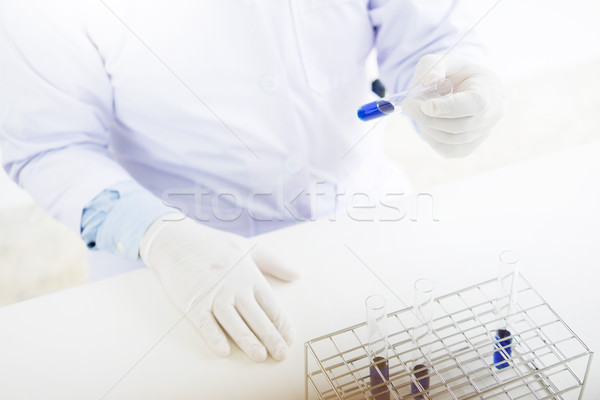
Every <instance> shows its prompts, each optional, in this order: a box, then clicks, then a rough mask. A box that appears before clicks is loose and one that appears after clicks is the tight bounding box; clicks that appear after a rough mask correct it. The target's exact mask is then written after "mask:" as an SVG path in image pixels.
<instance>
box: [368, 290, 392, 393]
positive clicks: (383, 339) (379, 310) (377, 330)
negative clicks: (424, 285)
mask: <svg viewBox="0 0 600 400" xmlns="http://www.w3.org/2000/svg"><path fill="white" fill-rule="evenodd" d="M365 306H366V310H367V335H368V341H367V352H368V355H369V383H370V391H371V395H372V396H373V399H375V400H389V399H390V391H389V389H388V384H389V383H388V382H389V379H390V370H389V365H388V348H389V342H388V335H387V313H386V304H385V297H383V296H380V295H373V296H369V297H367V299H366V300H365Z"/></svg>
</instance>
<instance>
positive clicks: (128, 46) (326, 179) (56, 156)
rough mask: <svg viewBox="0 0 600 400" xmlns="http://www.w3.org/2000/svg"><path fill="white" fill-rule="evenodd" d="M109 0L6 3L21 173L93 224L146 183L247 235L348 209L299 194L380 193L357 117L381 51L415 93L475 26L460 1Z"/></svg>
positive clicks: (12, 154)
mask: <svg viewBox="0 0 600 400" xmlns="http://www.w3.org/2000/svg"><path fill="white" fill-rule="evenodd" d="M105 3H106V5H107V6H104V5H103V4H102V2H100V1H91V0H76V1H75V0H54V1H43V2H34V1H32V0H6V1H2V2H1V3H0V29H1V31H0V32H1V33H0V54H1V56H0V57H1V58H2V60H3V63H2V65H3V66H2V68H3V69H2V72H1V73H2V82H3V87H2V88H1V89H0V90H1V91H0V95H1V96H2V104H3V106H2V107H3V108H4V110H5V114H6V115H7V116H6V118H5V120H4V121H3V123H2V136H1V137H2V139H1V143H0V144H1V145H2V151H3V157H4V163H5V168H6V169H7V171H8V173H9V174H10V175H11V176H12V177H13V178H14V179H15V180H16V181H17V182H18V183H19V184H20V185H21V186H23V187H25V188H26V189H27V190H28V191H29V192H30V193H31V194H32V195H33V197H34V198H35V199H36V201H37V202H38V203H40V204H41V205H43V206H44V207H46V208H47V209H49V210H50V212H51V213H52V214H53V215H55V216H56V217H58V218H59V219H60V220H62V221H63V222H65V223H66V224H67V225H69V226H70V227H72V228H73V229H74V230H76V231H79V224H80V217H81V211H82V208H83V206H84V205H85V204H86V203H87V202H89V201H90V200H91V199H92V198H94V197H95V196H96V195H97V194H98V193H99V192H101V191H102V190H103V189H104V188H106V187H107V186H109V185H111V184H114V183H116V182H119V181H123V180H128V179H132V178H133V179H135V180H137V181H138V182H139V183H141V184H142V185H143V186H145V187H146V188H148V189H149V190H150V191H152V192H153V193H154V194H156V195H157V196H159V197H165V198H168V199H169V200H170V201H171V202H172V203H176V204H177V205H178V206H180V207H181V208H187V210H188V211H190V212H192V214H195V213H198V212H199V213H200V214H201V215H200V216H199V219H201V220H203V217H202V213H203V212H205V211H206V210H207V208H212V210H210V211H211V213H212V215H213V216H215V213H216V214H219V215H217V216H216V217H217V218H213V220H212V221H207V222H205V223H208V224H209V225H213V226H215V227H218V228H221V229H227V230H230V231H235V232H238V233H241V234H244V235H247V236H249V235H253V234H257V233H260V232H264V231H267V230H270V229H274V228H276V227H280V226H285V225H287V224H290V223H293V222H295V221H296V220H298V219H303V218H304V219H309V218H314V217H316V216H320V215H326V214H328V213H330V212H332V209H333V208H335V203H336V202H335V201H334V202H331V201H324V202H321V204H315V202H314V201H311V197H310V196H305V195H300V196H299V197H295V196H297V194H298V193H299V192H302V193H310V192H313V194H314V192H316V191H320V192H323V193H327V194H326V195H323V196H322V197H323V198H328V199H332V198H333V197H332V196H334V195H335V193H338V192H340V191H342V190H344V191H346V192H347V193H350V192H352V191H363V192H366V193H373V188H375V187H378V186H380V185H381V183H382V182H383V181H385V180H389V179H391V175H390V174H391V172H390V171H391V170H390V169H389V166H388V162H387V161H386V159H385V157H384V156H383V153H382V149H381V142H380V137H379V135H378V134H377V133H376V132H371V133H369V134H367V135H366V136H365V134H366V132H367V131H369V130H370V129H372V128H373V123H365V122H361V121H360V120H358V118H357V117H356V109H357V107H358V106H359V105H361V104H363V103H365V102H368V101H371V100H372V98H373V95H372V94H371V93H370V82H369V79H368V77H367V74H366V71H365V59H366V58H367V55H368V54H369V53H370V52H371V51H372V49H373V48H376V49H377V52H378V62H379V70H380V78H381V80H382V81H383V83H384V84H385V86H386V87H387V89H388V92H392V91H395V90H402V89H405V88H406V87H407V85H408V84H409V83H410V80H411V78H412V72H413V70H414V67H415V65H416V62H417V61H418V59H419V58H420V57H421V56H423V55H425V54H428V53H436V52H437V53H439V52H443V51H445V50H446V49H448V48H449V47H451V46H452V45H454V44H455V43H456V42H457V41H458V40H459V38H460V37H461V36H462V35H463V33H464V32H466V30H468V28H470V26H469V22H468V19H465V18H464V13H462V12H461V11H458V10H454V11H453V8H456V4H455V3H456V2H455V1H450V0H444V1H423V0H372V1H368V0H289V1H283V0H280V1H276V0H243V1H242V0H219V1H204V0H195V1H183V0H179V1H158V0H157V1H146V0H144V1H142V0H107V1H106V2H105ZM471 46H472V43H470V41H469V40H466V41H464V42H463V43H462V44H461V46H460V50H459V51H462V52H463V53H470V52H471V51H472V50H471V49H472V47H471ZM475 51H477V50H475ZM382 125H383V124H381V126H382ZM375 131H377V129H376V130H375ZM394 179H395V180H394V182H395V183H399V182H400V178H394ZM400 186H402V185H400ZM315 188H316V189H315ZM400 189H402V188H400ZM203 193H204V194H203ZM206 193H210V194H206ZM265 193H271V194H270V195H269V194H265ZM219 194H221V196H219ZM223 194H224V195H223ZM342 197H343V196H342ZM340 198H341V197H338V199H337V200H338V201H339V200H340ZM290 199H296V200H295V201H293V202H289V200H290ZM312 199H313V200H314V197H313V198H312ZM234 202H235V203H236V204H233V203H234ZM286 202H287V203H288V204H285V203H286ZM199 205H201V206H202V208H200V209H199V207H198V206H199ZM290 205H291V208H290V207H289V206H290ZM238 213H240V215H239V216H238V217H237V218H234V220H228V218H227V216H230V215H237V214H238ZM219 216H221V217H223V216H225V218H219Z"/></svg>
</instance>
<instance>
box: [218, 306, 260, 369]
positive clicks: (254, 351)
mask: <svg viewBox="0 0 600 400" xmlns="http://www.w3.org/2000/svg"><path fill="white" fill-rule="evenodd" d="M213 314H214V316H215V317H216V319H217V321H219V323H220V324H221V326H222V327H223V329H225V331H227V333H228V334H229V336H231V338H232V339H233V341H234V342H235V343H236V344H237V345H238V347H239V348H240V349H241V350H242V351H243V352H244V353H246V355H247V356H248V357H249V358H250V359H251V360H252V361H255V362H260V361H264V360H266V359H267V350H266V349H265V346H263V345H262V344H261V343H260V341H259V340H258V339H257V338H256V336H254V333H252V331H251V330H250V328H249V327H248V325H246V322H244V320H243V319H242V317H241V316H240V315H239V314H238V312H237V310H236V309H235V307H234V306H233V304H223V305H216V306H213Z"/></svg>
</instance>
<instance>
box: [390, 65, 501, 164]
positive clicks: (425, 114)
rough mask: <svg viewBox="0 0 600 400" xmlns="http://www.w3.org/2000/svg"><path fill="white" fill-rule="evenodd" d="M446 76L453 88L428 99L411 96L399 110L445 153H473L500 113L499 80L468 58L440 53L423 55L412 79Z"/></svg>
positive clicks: (426, 82) (425, 82)
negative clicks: (450, 92) (445, 94)
mask: <svg viewBox="0 0 600 400" xmlns="http://www.w3.org/2000/svg"><path fill="white" fill-rule="evenodd" d="M445 77H448V78H450V80H451V81H452V84H453V85H454V92H453V93H452V94H451V95H449V96H446V97H438V98H435V99H429V100H425V101H422V100H416V99H411V100H408V101H406V102H405V103H404V104H403V105H402V111H403V112H404V113H405V114H406V115H408V116H409V117H411V118H412V119H414V120H415V122H416V123H417V124H418V125H419V131H420V132H419V133H420V135H421V137H422V138H423V139H424V140H425V141H426V142H427V143H429V145H430V146H431V147H433V148H434V149H435V150H436V151H437V152H438V153H439V154H441V155H442V156H444V157H448V158H451V157H462V156H465V155H468V154H470V153H472V152H473V151H474V150H475V148H477V146H479V145H480V144H481V143H482V142H483V141H484V140H485V139H486V137H487V136H489V134H490V133H491V132H492V128H493V127H494V125H495V124H496V122H498V120H499V119H500V117H501V116H502V98H503V94H502V84H501V82H500V79H499V78H498V77H497V76H496V74H495V73H493V72H492V71H491V70H489V69H487V68H485V67H482V66H480V65H477V64H475V63H472V62H470V61H468V60H465V59H462V58H458V57H452V56H447V57H445V58H443V59H442V57H441V56H439V55H435V54H432V55H427V56H424V57H422V58H421V59H420V60H419V63H418V64H417V68H416V69H415V74H414V78H413V81H414V83H415V84H419V85H421V86H432V85H433V84H434V83H435V82H436V81H438V80H440V79H442V78H445Z"/></svg>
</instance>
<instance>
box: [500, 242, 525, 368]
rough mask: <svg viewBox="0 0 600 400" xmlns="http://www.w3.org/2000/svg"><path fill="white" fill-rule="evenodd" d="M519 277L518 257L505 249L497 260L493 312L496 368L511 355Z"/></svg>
mask: <svg viewBox="0 0 600 400" xmlns="http://www.w3.org/2000/svg"><path fill="white" fill-rule="evenodd" d="M518 279H519V257H518V255H517V253H515V252H514V251H511V250H506V251H503V252H502V253H500V256H499V260H498V280H497V283H496V287H497V290H496V291H497V293H496V299H495V312H496V315H497V317H498V328H497V329H496V332H495V338H496V341H495V343H494V365H495V366H496V368H498V369H503V368H506V367H508V366H509V365H510V364H509V361H510V358H511V356H512V348H513V337H514V334H515V331H514V328H515V327H514V318H515V312H516V304H517V282H518Z"/></svg>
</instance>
